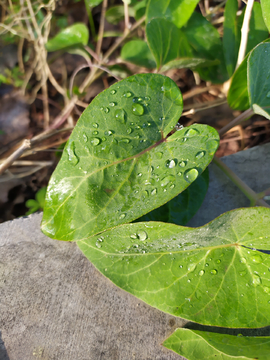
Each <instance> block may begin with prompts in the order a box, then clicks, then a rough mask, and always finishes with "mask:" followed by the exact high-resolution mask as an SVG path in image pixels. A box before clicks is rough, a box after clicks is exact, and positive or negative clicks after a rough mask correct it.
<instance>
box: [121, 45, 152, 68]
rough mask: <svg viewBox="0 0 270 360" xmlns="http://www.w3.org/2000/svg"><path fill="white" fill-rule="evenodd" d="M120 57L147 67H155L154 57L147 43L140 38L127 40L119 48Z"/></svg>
mask: <svg viewBox="0 0 270 360" xmlns="http://www.w3.org/2000/svg"><path fill="white" fill-rule="evenodd" d="M121 58H122V59H123V60H126V61H129V62H131V63H133V64H135V65H138V66H144V67H146V68H149V69H154V68H155V67H156V62H155V59H154V57H153V55H152V53H151V51H150V49H149V47H148V45H147V43H146V42H145V41H143V40H140V39H138V40H131V41H129V42H127V43H126V44H125V45H124V46H123V47H122V49H121Z"/></svg>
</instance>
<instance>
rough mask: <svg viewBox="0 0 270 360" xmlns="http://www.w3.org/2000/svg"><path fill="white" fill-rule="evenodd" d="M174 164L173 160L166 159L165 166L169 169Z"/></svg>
mask: <svg viewBox="0 0 270 360" xmlns="http://www.w3.org/2000/svg"><path fill="white" fill-rule="evenodd" d="M175 165H176V162H175V160H167V161H166V167H168V168H169V169H172V168H174V167H175Z"/></svg>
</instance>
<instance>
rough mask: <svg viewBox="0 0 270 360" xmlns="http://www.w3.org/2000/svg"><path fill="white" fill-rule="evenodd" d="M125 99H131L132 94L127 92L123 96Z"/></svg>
mask: <svg viewBox="0 0 270 360" xmlns="http://www.w3.org/2000/svg"><path fill="white" fill-rule="evenodd" d="M123 96H124V97H126V98H130V97H131V96H132V94H131V92H130V91H127V92H125V93H124V94H123Z"/></svg>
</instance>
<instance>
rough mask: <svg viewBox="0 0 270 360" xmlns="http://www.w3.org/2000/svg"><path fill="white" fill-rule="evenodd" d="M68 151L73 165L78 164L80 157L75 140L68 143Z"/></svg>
mask: <svg viewBox="0 0 270 360" xmlns="http://www.w3.org/2000/svg"><path fill="white" fill-rule="evenodd" d="M67 153H68V160H69V161H70V162H71V163H72V165H77V164H78V162H79V158H78V156H77V155H76V153H75V143H74V141H72V142H71V143H69V144H68V147H67Z"/></svg>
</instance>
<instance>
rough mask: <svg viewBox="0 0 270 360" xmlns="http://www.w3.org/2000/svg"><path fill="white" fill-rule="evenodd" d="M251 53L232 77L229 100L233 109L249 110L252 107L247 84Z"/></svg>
mask: <svg viewBox="0 0 270 360" xmlns="http://www.w3.org/2000/svg"><path fill="white" fill-rule="evenodd" d="M248 57H249V54H248V55H246V57H245V58H244V60H243V61H242V62H241V64H240V65H239V67H238V69H237V70H236V71H235V73H234V74H233V77H232V81H231V86H230V89H229V92H228V97H227V101H228V104H229V105H230V107H231V108H232V109H235V110H241V111H243V110H247V109H248V108H250V104H249V96H248V85H247V60H248Z"/></svg>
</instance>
